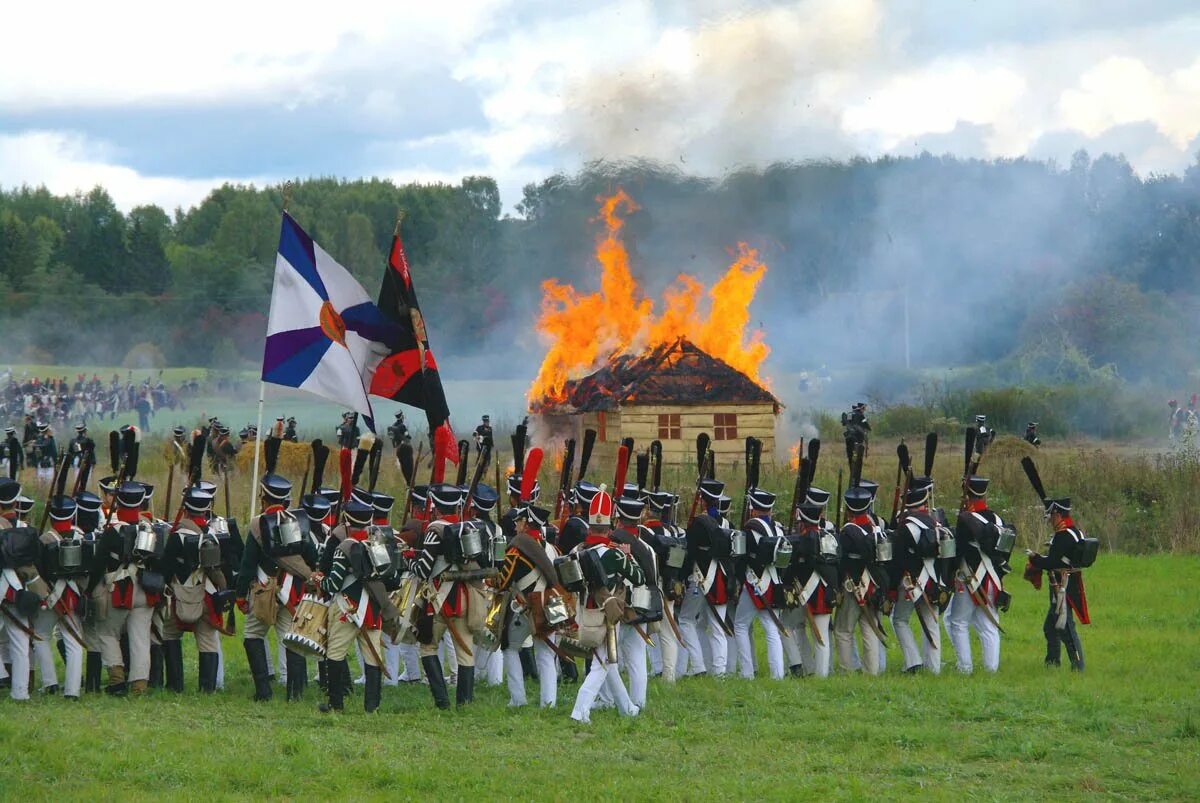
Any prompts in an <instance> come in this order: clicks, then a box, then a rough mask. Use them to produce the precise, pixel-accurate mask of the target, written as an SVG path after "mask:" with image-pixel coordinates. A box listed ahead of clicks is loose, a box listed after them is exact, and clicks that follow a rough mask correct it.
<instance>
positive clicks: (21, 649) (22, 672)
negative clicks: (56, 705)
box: [4, 605, 32, 700]
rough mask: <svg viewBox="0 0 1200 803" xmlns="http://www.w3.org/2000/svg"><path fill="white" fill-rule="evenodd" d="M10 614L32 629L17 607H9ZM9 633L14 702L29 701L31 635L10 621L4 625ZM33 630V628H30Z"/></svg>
mask: <svg viewBox="0 0 1200 803" xmlns="http://www.w3.org/2000/svg"><path fill="white" fill-rule="evenodd" d="M6 607H7V608H8V612H9V613H10V614H12V617H13V618H14V619H16V620H17V621H18V622H20V623H21V624H22V625H24V626H25V627H30V622H29V620H28V619H27V618H25V617H24V616H22V615H21V614H19V613H17V608H16V606H15V605H8V606H6ZM4 627H5V630H7V631H8V660H9V663H10V664H12V690H11V691H10V694H11V696H12V698H13V699H14V700H28V699H29V634H28V633H26V632H25V631H24V630H23V629H22V628H20V627H18V626H16V625H15V624H13V623H12V622H10V621H7V617H6V621H5V623H4ZM30 629H32V628H30Z"/></svg>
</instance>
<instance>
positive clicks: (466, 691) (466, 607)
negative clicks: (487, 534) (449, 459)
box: [413, 483, 487, 708]
mask: <svg viewBox="0 0 1200 803" xmlns="http://www.w3.org/2000/svg"><path fill="white" fill-rule="evenodd" d="M429 498H430V500H432V502H433V506H434V510H435V515H436V516H437V519H436V520H435V521H433V522H431V523H430V524H428V525H427V527H426V529H425V535H424V537H423V538H422V540H421V546H420V549H419V551H418V552H417V554H416V555H415V558H416V560H415V561H414V562H413V572H414V573H415V574H416V575H417V576H418V577H419V578H421V579H422V580H424V581H425V583H426V584H427V587H428V588H430V589H431V591H432V598H431V599H430V601H429V602H428V603H427V605H426V609H425V616H426V617H428V624H427V625H425V626H424V627H423V628H422V629H423V631H424V632H423V633H422V635H423V636H424V638H421V639H419V641H420V643H421V646H420V653H421V666H422V667H423V668H424V669H425V677H426V679H428V681H429V691H430V693H431V694H432V695H433V702H434V705H436V706H437V707H438V708H449V707H450V697H449V694H448V693H447V691H446V680H445V676H444V675H443V674H442V664H441V661H440V660H439V659H438V656H437V650H438V645H439V644H440V643H441V640H442V637H443V636H444V635H445V634H446V632H447V631H448V632H449V633H450V635H451V638H452V639H453V642H454V653H455V656H456V658H457V660H458V684H457V688H456V690H455V702H456V703H457V704H458V705H459V706H463V705H467V704H469V703H470V702H471V701H472V700H473V699H474V694H475V655H474V653H473V652H472V649H471V647H470V644H471V638H472V634H471V630H472V629H478V627H479V626H482V617H483V615H484V614H485V613H486V609H487V602H486V599H485V598H484V596H483V594H482V593H481V592H480V591H479V590H478V589H477V588H476V586H475V585H474V584H473V583H472V582H470V581H467V580H466V579H464V578H462V575H464V574H466V573H469V572H471V571H472V570H477V569H479V564H478V563H477V562H476V561H475V560H474V559H473V558H471V557H469V556H467V555H464V554H462V551H461V548H460V546H461V543H462V542H461V540H460V536H461V533H462V529H463V527H464V524H463V523H462V522H461V521H460V517H459V512H458V511H459V506H460V505H461V504H462V501H463V494H462V489H460V488H458V487H457V486H455V485H449V484H445V483H443V484H440V485H431V486H430V487H429ZM447 570H449V573H448V574H447ZM443 575H445V576H443ZM468 617H471V619H472V620H475V621H476V622H477V626H475V627H473V626H472V625H473V624H474V623H475V622H472V621H469V620H468ZM476 617H478V618H477V619H476ZM425 628H427V629H425Z"/></svg>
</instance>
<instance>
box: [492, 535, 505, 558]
mask: <svg viewBox="0 0 1200 803" xmlns="http://www.w3.org/2000/svg"><path fill="white" fill-rule="evenodd" d="M507 552H508V542H507V541H505V540H504V535H503V533H496V535H495V537H493V538H492V562H493V563H503V562H504V555H505V554H506V553H507Z"/></svg>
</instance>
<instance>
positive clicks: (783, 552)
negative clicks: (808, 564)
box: [775, 538, 792, 569]
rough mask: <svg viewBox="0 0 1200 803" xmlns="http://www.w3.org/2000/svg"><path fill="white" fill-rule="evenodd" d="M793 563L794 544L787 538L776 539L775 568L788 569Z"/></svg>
mask: <svg viewBox="0 0 1200 803" xmlns="http://www.w3.org/2000/svg"><path fill="white" fill-rule="evenodd" d="M790 565H792V544H791V542H790V541H788V540H787V539H786V538H779V539H776V542H775V568H776V569H786V568H787V567H788V566H790Z"/></svg>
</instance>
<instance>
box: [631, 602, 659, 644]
mask: <svg viewBox="0 0 1200 803" xmlns="http://www.w3.org/2000/svg"><path fill="white" fill-rule="evenodd" d="M664 610H665V608H664ZM633 629H634V630H635V631H637V634H638V635H639V636H641V637H642V641H644V642H646V643H647V644H649V645H650V646H651V647H653V646H654V642H653V641H651V640H650V637H649V636H647V635H646V631H645V630H643V629H642V626H641V625H633Z"/></svg>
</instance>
